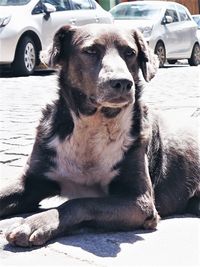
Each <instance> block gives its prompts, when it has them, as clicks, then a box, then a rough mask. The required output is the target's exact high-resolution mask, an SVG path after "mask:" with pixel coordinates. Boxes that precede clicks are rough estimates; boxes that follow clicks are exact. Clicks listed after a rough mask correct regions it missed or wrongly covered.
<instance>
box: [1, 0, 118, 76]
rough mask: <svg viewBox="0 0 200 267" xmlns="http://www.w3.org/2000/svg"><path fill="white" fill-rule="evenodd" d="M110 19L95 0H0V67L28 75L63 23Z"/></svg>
mask: <svg viewBox="0 0 200 267" xmlns="http://www.w3.org/2000/svg"><path fill="white" fill-rule="evenodd" d="M87 23H113V18H112V16H111V14H110V13H109V12H107V11H105V10H104V9H103V8H101V6H99V5H98V4H97V3H96V2H95V1H94V0H0V68H3V67H4V66H7V65H8V64H10V66H11V68H12V70H13V72H14V74H17V75H30V74H32V73H33V71H34V69H35V67H36V66H37V65H38V64H39V63H40V61H39V51H40V50H44V49H46V48H47V46H48V45H49V44H50V42H51V41H52V38H53V35H54V34H55V32H56V31H57V30H58V29H59V28H60V27H61V26H63V25H65V24H72V25H83V24H87Z"/></svg>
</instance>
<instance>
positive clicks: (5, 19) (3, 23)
mask: <svg viewBox="0 0 200 267" xmlns="http://www.w3.org/2000/svg"><path fill="white" fill-rule="evenodd" d="M10 18H11V16H8V17H3V18H0V28H1V27H4V26H6V25H7V24H8V23H9V21H10Z"/></svg>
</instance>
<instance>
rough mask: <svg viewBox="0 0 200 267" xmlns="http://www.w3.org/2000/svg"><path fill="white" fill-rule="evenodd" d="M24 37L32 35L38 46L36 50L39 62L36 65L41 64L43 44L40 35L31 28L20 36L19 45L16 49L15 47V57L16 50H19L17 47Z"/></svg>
mask: <svg viewBox="0 0 200 267" xmlns="http://www.w3.org/2000/svg"><path fill="white" fill-rule="evenodd" d="M24 37H30V38H31V39H32V40H33V42H34V44H35V46H36V51H37V62H36V65H39V63H40V59H39V52H40V51H41V49H42V44H41V41H40V38H39V37H38V35H37V34H36V33H35V32H34V31H31V30H29V31H26V32H24V33H23V34H22V35H21V36H20V38H19V40H18V43H17V46H16V49H15V57H16V52H17V49H18V47H19V44H20V42H21V40H22V39H23V38H24Z"/></svg>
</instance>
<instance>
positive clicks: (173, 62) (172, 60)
mask: <svg viewBox="0 0 200 267" xmlns="http://www.w3.org/2000/svg"><path fill="white" fill-rule="evenodd" d="M167 62H168V63H169V64H176V62H177V59H168V60H167Z"/></svg>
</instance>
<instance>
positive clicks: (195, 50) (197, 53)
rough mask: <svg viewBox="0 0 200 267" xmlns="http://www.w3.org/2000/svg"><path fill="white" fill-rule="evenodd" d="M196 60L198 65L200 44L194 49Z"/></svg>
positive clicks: (199, 61)
mask: <svg viewBox="0 0 200 267" xmlns="http://www.w3.org/2000/svg"><path fill="white" fill-rule="evenodd" d="M194 60H195V62H196V63H197V64H198V65H199V64H200V47H199V46H198V45H196V46H195V49H194Z"/></svg>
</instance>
